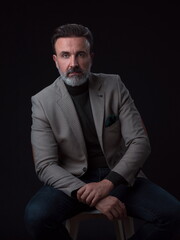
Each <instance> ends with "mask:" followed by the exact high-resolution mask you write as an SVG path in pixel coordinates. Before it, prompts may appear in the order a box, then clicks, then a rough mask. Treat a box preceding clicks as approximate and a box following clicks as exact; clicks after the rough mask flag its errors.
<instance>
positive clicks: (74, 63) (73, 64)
mask: <svg viewBox="0 0 180 240" xmlns="http://www.w3.org/2000/svg"><path fill="white" fill-rule="evenodd" d="M76 66H78V61H77V58H76V56H73V55H72V56H71V59H70V67H76Z"/></svg>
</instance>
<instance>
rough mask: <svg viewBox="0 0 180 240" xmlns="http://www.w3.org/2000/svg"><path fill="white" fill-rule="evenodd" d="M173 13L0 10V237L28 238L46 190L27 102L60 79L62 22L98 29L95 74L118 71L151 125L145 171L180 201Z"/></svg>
mask: <svg viewBox="0 0 180 240" xmlns="http://www.w3.org/2000/svg"><path fill="white" fill-rule="evenodd" d="M176 10H177V6H176V5H172V4H168V3H167V2H165V1H164V2H163V3H162V4H159V5H157V4H149V5H141V4H130V3H129V4H126V5H124V4H119V5H115V4H113V2H111V3H109V2H108V3H99V5H95V4H92V3H91V2H87V3H85V2H84V3H81V4H80V3H78V2H73V3H71V2H68V3H63V2H61V1H57V2H55V1H37V2H36V3H33V2H28V1H27V2H26V1H22V2H21V1H16V2H13V3H10V2H7V3H5V4H4V6H1V29H0V31H1V37H0V38H1V44H0V47H1V74H2V77H1V81H0V86H1V96H2V97H1V169H0V171H1V173H0V184H1V185H0V186H1V187H0V192H1V196H0V199H1V203H0V207H1V209H0V214H1V216H0V219H1V231H0V239H2V240H11V239H13V240H14V239H18V240H28V239H29V237H28V235H27V233H26V230H25V227H24V222H23V215H24V208H25V206H26V204H27V202H28V200H29V199H30V198H31V197H32V195H33V194H34V193H35V192H36V191H37V189H38V188H39V187H40V186H41V183H40V182H39V180H38V179H37V177H36V175H35V172H34V166H33V161H32V154H31V145H30V128H31V101H30V99H31V96H32V95H34V94H35V93H36V92H38V91H40V90H41V89H42V88H44V87H46V86H47V85H49V84H51V83H52V82H53V81H54V80H55V78H56V77H57V76H58V72H57V70H56V68H55V66H54V63H53V61H52V51H51V43H50V38H51V35H52V32H53V30H54V28H56V27H57V26H59V25H61V24H65V23H74V22H75V23H80V24H83V25H86V26H88V27H89V28H90V29H91V31H92V32H93V35H94V42H95V47H94V51H95V58H94V63H93V68H92V71H94V72H104V73H117V74H120V76H121V78H122V80H123V81H124V83H125V84H126V86H127V87H128V89H129V90H130V93H131V95H132V97H133V98H134V100H135V104H136V106H137V108H138V109H139V111H140V113H141V116H142V118H143V121H144V123H145V125H146V128H147V131H148V134H149V137H150V141H151V146H152V153H151V155H150V157H149V158H148V160H147V162H146V164H145V166H144V171H145V173H146V174H147V176H148V177H149V178H150V179H151V180H152V181H154V182H156V183H157V184H159V185H160V186H162V187H163V188H165V189H166V190H167V191H169V192H170V193H172V194H173V195H174V196H176V197H177V198H178V199H180V190H179V181H180V176H179V167H180V164H179V125H178V124H179V97H178V92H179V89H178V84H177V83H178V75H176V76H174V75H173V73H174V71H175V70H171V71H170V73H169V69H171V68H170V66H172V65H173V68H174V69H175V68H176V66H177V63H176V61H174V60H176V59H175V55H176V47H175V46H176V45H175V44H176V40H175V39H176V37H174V34H176V32H177V29H176V21H177V19H176V17H177V14H176ZM169 45H170V52H171V54H170V52H169ZM173 61H174V63H173ZM104 234H105V231H104ZM103 239H104V240H106V239H105V237H103Z"/></svg>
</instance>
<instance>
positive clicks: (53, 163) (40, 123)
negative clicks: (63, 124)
mask: <svg viewBox="0 0 180 240" xmlns="http://www.w3.org/2000/svg"><path fill="white" fill-rule="evenodd" d="M31 100H32V127H31V144H32V152H33V159H34V164H35V170H36V173H37V176H38V177H39V179H40V180H41V181H42V182H43V183H44V184H47V185H50V186H52V187H54V188H56V189H59V190H62V191H63V192H65V193H66V194H67V195H69V196H71V193H72V192H73V191H74V190H76V189H78V188H80V187H82V186H83V185H84V184H85V183H84V182H82V181H81V180H80V179H79V178H77V177H76V176H74V175H72V174H71V173H69V172H68V171H66V170H65V169H63V168H62V167H61V166H60V165H59V154H58V143H57V141H56V139H55V137H54V134H53V131H52V128H51V126H50V123H49V121H48V119H47V117H46V113H45V110H44V108H43V105H42V104H41V101H40V100H39V99H38V95H35V96H33V97H32V98H31Z"/></svg>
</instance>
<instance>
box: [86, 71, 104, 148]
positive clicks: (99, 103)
mask: <svg viewBox="0 0 180 240" xmlns="http://www.w3.org/2000/svg"><path fill="white" fill-rule="evenodd" d="M101 86H102V83H101V81H100V80H99V79H97V78H96V76H94V75H91V77H90V79H89V96H90V102H91V108H92V113H93V117H94V123H95V127H96V131H97V135H98V138H99V142H100V145H101V148H102V149H103V141H102V135H103V125H104V92H103V91H102V87H101Z"/></svg>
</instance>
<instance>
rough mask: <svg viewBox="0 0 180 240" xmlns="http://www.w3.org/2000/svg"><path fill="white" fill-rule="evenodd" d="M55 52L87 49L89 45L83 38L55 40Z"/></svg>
mask: <svg viewBox="0 0 180 240" xmlns="http://www.w3.org/2000/svg"><path fill="white" fill-rule="evenodd" d="M55 48H56V49H57V50H63V51H68V50H71V49H79V50H81V49H84V50H85V49H89V48H90V44H89V42H88V40H87V39H86V38H85V37H60V38H58V39H57V40H56V43H55Z"/></svg>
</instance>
